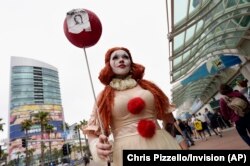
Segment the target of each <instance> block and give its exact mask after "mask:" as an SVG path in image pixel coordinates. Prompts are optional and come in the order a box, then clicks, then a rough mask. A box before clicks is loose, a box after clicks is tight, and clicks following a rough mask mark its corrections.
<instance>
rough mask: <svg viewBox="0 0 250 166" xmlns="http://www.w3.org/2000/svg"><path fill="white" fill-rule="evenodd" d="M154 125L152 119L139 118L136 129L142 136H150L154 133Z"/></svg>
mask: <svg viewBox="0 0 250 166" xmlns="http://www.w3.org/2000/svg"><path fill="white" fill-rule="evenodd" d="M155 130H156V125H155V123H154V122H153V121H152V120H147V119H143V120H140V121H139V123H138V126H137V131H138V132H139V134H140V135H141V136H142V137H145V138H151V137H153V135H154V134H155Z"/></svg>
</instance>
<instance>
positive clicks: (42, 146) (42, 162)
mask: <svg viewBox="0 0 250 166" xmlns="http://www.w3.org/2000/svg"><path fill="white" fill-rule="evenodd" d="M43 128H44V127H43V125H42V124H41V166H44V142H43V131H44V129H43Z"/></svg>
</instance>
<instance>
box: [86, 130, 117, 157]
mask: <svg viewBox="0 0 250 166" xmlns="http://www.w3.org/2000/svg"><path fill="white" fill-rule="evenodd" d="M87 137H88V139H89V148H90V151H91V154H92V156H93V159H94V160H95V161H100V159H101V160H106V161H108V160H109V155H110V154H111V153H112V145H111V144H110V142H109V141H108V137H107V136H105V135H103V134H101V135H100V136H99V137H98V136H97V135H95V134H87Z"/></svg>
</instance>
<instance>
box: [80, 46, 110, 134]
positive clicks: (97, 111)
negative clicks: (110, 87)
mask: <svg viewBox="0 0 250 166" xmlns="http://www.w3.org/2000/svg"><path fill="white" fill-rule="evenodd" d="M83 51H84V55H85V60H86V64H87V68H88V74H89V79H90V84H91V89H92V93H93V96H94V100H95V105H96V107H97V109H96V114H97V119H98V122H99V124H100V127H101V133H102V134H104V135H105V133H104V129H103V124H102V122H101V118H100V115H99V109H98V106H97V99H96V95H95V89H94V84H93V80H92V77H91V73H90V67H89V62H88V57H87V53H86V50H85V48H83Z"/></svg>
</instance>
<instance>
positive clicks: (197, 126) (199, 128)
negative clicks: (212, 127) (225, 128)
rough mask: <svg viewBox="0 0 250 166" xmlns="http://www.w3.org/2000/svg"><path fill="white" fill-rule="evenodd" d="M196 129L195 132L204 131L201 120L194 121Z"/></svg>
mask: <svg viewBox="0 0 250 166" xmlns="http://www.w3.org/2000/svg"><path fill="white" fill-rule="evenodd" d="M194 128H195V130H198V131H199V130H202V123H201V121H199V120H195V121H194Z"/></svg>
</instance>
